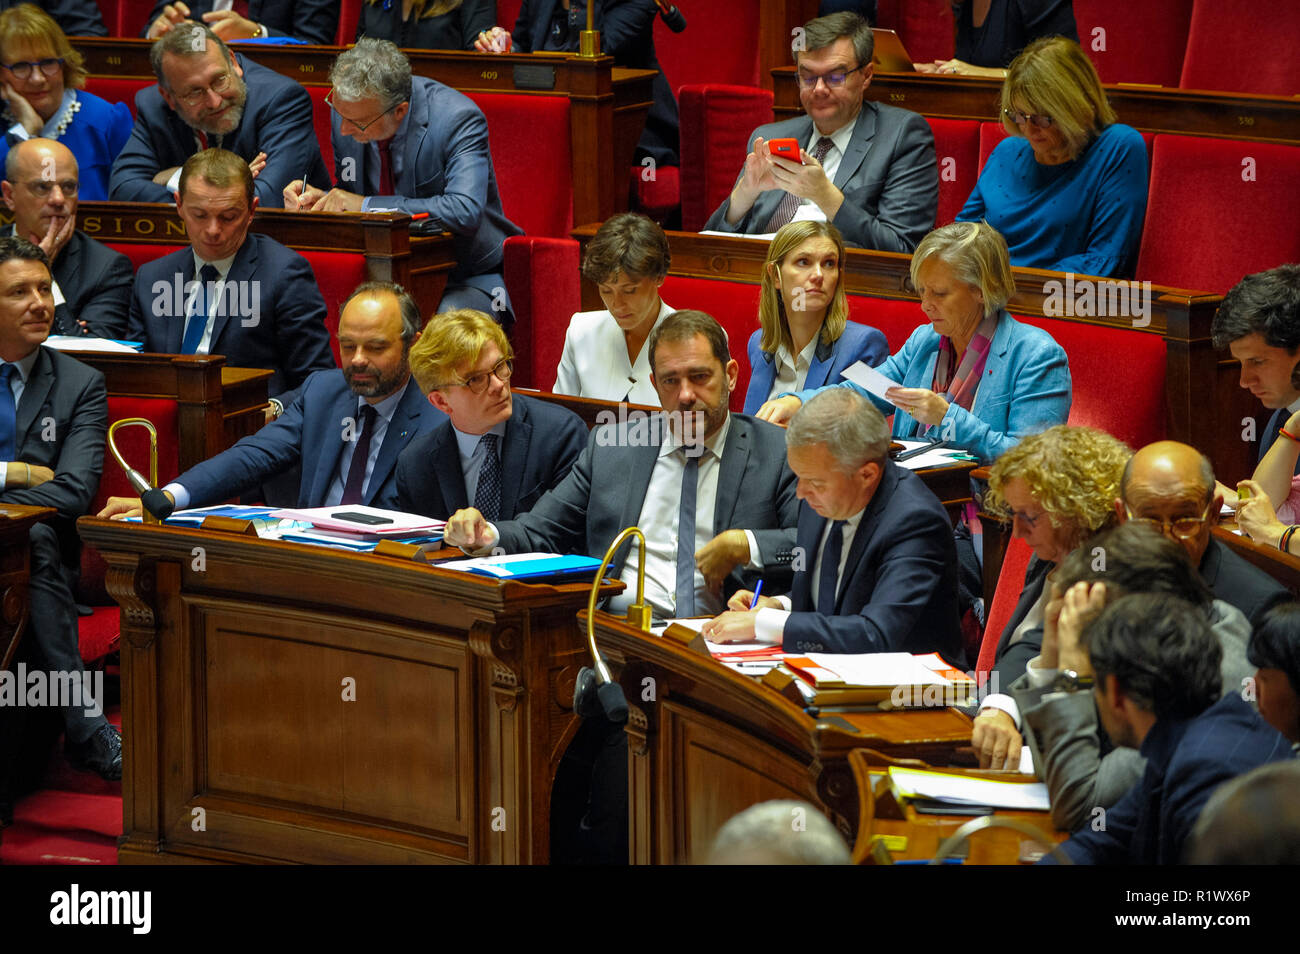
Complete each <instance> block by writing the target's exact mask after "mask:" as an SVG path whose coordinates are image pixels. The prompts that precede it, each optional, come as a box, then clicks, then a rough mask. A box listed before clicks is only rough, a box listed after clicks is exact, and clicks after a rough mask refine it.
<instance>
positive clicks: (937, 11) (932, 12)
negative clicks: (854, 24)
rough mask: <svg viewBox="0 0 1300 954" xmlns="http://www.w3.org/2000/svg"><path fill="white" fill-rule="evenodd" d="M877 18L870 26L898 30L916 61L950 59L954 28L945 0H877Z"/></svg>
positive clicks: (953, 48) (950, 12)
mask: <svg viewBox="0 0 1300 954" xmlns="http://www.w3.org/2000/svg"><path fill="white" fill-rule="evenodd" d="M876 19H877V20H878V21H879V22H878V23H875V24H872V25H873V26H882V27H887V28H888V29H890V30H894V31H895V32H897V33H898V35H899V38H900V39H902V41H903V45H904V46H905V47H907V53H908V55H909V56H911V57H912V59H913V60H914V61H915V62H917V63H928V62H930V61H931V60H950V59H952V56H953V52H954V51H955V45H954V40H953V38H954V36H955V33H954V30H955V29H956V27H955V24H954V22H953V18H952V5H951V4H950V3H949V2H948V0H879V2H878V3H877V4H876Z"/></svg>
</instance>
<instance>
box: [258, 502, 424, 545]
mask: <svg viewBox="0 0 1300 954" xmlns="http://www.w3.org/2000/svg"><path fill="white" fill-rule="evenodd" d="M271 516H273V517H281V518H284V519H287V520H299V521H302V522H303V523H307V524H310V525H311V526H313V527H315V528H316V529H315V531H314V532H315V533H317V534H322V533H323V534H325V535H326V536H325V539H327V540H328V539H330V538H331V537H335V536H338V537H341V538H344V539H362V540H382V539H401V538H404V537H435V538H436V537H441V536H442V529H443V527H444V526H446V523H447V521H445V520H430V519H429V518H428V517H422V516H420V515H418V514H413V513H402V512H401V511H400V510H383V509H381V508H379V507H366V506H363V505H361V504H339V505H338V506H335V507H310V508H307V509H304V510H276V511H274V512H273V513H272V514H271Z"/></svg>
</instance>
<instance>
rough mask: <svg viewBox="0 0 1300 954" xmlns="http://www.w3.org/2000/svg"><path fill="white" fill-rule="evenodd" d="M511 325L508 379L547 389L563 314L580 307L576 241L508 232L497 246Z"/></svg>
mask: <svg viewBox="0 0 1300 954" xmlns="http://www.w3.org/2000/svg"><path fill="white" fill-rule="evenodd" d="M502 252H503V255H504V259H505V261H504V265H503V270H504V274H505V279H506V288H507V289H508V290H509V292H510V302H511V304H512V305H513V306H514V312H515V327H514V330H513V332H512V333H511V337H512V338H513V339H514V341H513V344H514V349H515V376H514V380H515V382H516V383H517V384H518V385H519V386H520V387H529V388H539V389H541V390H543V391H549V390H550V389H551V388H552V387H554V385H555V369H556V368H557V367H559V364H560V355H561V354H563V352H564V337H565V334H566V333H567V332H568V328H569V319H570V318H571V317H573V314H574V312H577V311H580V310H581V309H582V289H581V287H580V285H579V282H580V276H579V274H578V263H579V258H578V243H577V242H576V241H574V240H573V239H569V238H545V237H539V236H531V235H514V236H511V237H510V238H508V239H506V240H505V244H504V245H503V246H502Z"/></svg>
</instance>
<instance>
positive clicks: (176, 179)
mask: <svg viewBox="0 0 1300 954" xmlns="http://www.w3.org/2000/svg"><path fill="white" fill-rule="evenodd" d="M167 191H168V192H171V193H173V194H175V193H177V192H180V191H181V170H180V169H177V170H176V171H175V172H173V173H172V177H171V178H170V179H168V180H167Z"/></svg>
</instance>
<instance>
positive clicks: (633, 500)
mask: <svg viewBox="0 0 1300 954" xmlns="http://www.w3.org/2000/svg"><path fill="white" fill-rule="evenodd" d="M647 424H648V427H649V428H650V431H649V432H650V433H657V434H664V433H666V432H667V429H668V422H667V419H666V418H664V417H663V415H657V416H655V417H652V418H651V419H650V421H648V422H647ZM622 436H623V437H624V438H626V437H627V431H626V430H624V431H623V433H622ZM624 443H625V444H631V443H632V442H631V441H627V440H625V441H624ZM662 446H663V445H662V442H660V443H654V442H652V441H643V442H641V444H640V445H638V446H635V447H628V448H627V464H628V468H629V470H630V474H629V477H630V479H631V483H630V484H629V485H628V487H627V494H626V495H625V496H624V498H623V519H622V521H621V522H620V523H619V529H620V530H621V529H622V528H623V527H631V526H634V525H635V524H636V523H637V521H639V520H640V519H641V508H642V507H643V506H644V505H645V497H646V493H647V492H648V491H649V490H650V475H651V473H652V472H653V471H654V469H655V464H656V463H657V462H658V460H659V450H660V448H661V447H662ZM623 553H624V555H626V553H627V551H626V550H624V551H623ZM621 560H622V557H620V566H621V565H622V564H621Z"/></svg>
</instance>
